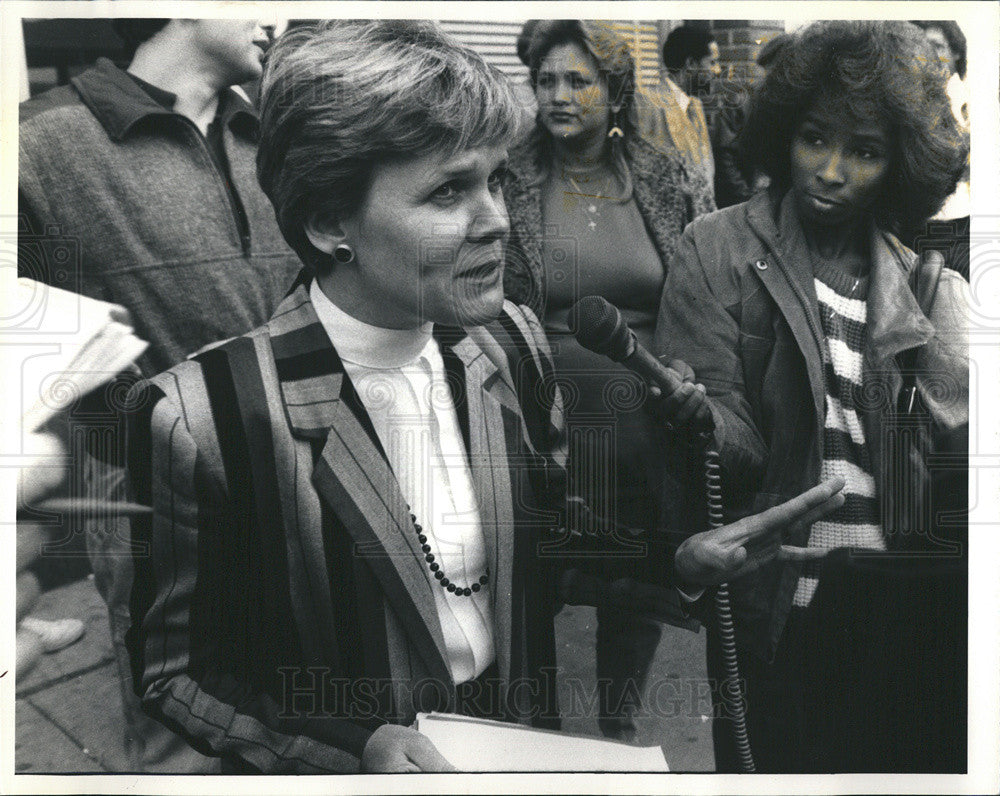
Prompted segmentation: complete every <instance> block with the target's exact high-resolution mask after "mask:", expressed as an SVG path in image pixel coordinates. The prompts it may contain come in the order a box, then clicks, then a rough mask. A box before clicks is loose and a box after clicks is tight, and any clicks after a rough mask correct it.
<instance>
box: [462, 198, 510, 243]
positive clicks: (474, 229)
mask: <svg viewBox="0 0 1000 796" xmlns="http://www.w3.org/2000/svg"><path fill="white" fill-rule="evenodd" d="M508 232H510V218H509V217H508V215H507V205H505V204H504V201H503V195H502V194H499V193H498V194H493V193H490V192H488V191H487V192H486V196H484V197H483V201H482V202H480V207H479V208H478V212H477V213H476V215H475V216H474V217H473V219H472V224H471V226H470V228H469V237H470V238H471V239H472V240H475V241H480V242H492V241H494V240H499V239H501V238H505V237H506V236H507V233H508Z"/></svg>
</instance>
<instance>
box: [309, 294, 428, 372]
mask: <svg viewBox="0 0 1000 796" xmlns="http://www.w3.org/2000/svg"><path fill="white" fill-rule="evenodd" d="M309 298H310V300H311V301H312V303H313V309H314V310H316V316H317V317H318V318H319V322H320V323H322V324H323V328H324V329H326V333H327V334H328V335H329V336H330V340H331V341H332V342H333V345H334V347H335V348H336V349H337V353H338V354H340V358H341V359H342V360H343V361H344V362H350V363H352V364H355V365H360V366H361V367H364V368H372V369H378V370H386V369H389V368H401V367H403V366H405V365H409V364H410V363H412V362H415V361H416V360H417V358H418V357H419V356H420V355H421V354H422V353H423V352H424V350H425V349H426V348H427V345H428V343H430V341H431V339H432V337H431V330H432V329H433V326H434V325H433V324H432V323H430V322H428V323H425V324H423V325H422V326H418V327H417V328H416V329H385V328H383V327H381V326H372V325H371V324H369V323H365V322H364V321H360V320H358V319H357V318H355V317H354V316H352V315H349V314H347V313H346V312H344V311H343V310H342V309H341V308H340V307H338V306H337V305H336V304H334V303H333V302H332V301H331V300H330V299H329V298H328V297H327V295H326V294H325V293H324V292H323V291H322V290H320V287H319V283H317V282H313V283H312V285H311V286H310V288H309Z"/></svg>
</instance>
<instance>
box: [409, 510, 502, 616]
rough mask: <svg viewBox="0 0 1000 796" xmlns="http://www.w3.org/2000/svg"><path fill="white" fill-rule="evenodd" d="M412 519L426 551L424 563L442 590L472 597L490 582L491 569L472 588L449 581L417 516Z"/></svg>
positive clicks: (411, 515)
mask: <svg viewBox="0 0 1000 796" xmlns="http://www.w3.org/2000/svg"><path fill="white" fill-rule="evenodd" d="M410 519H411V520H413V527H414V529H415V530H416V532H417V540H418V541H419V542H420V549H421V550H423V551H424V561H426V562H427V566H428V567H429V568H430V570H431V572H432V573H434V577H435V578H436V579H437V582H438V583H440V584H441V588H443V589H447V590H448V591H450V592H451V593H452V594H454V595H455V596H456V597H471V596H472V595H473V594H475V593H476V592H477V591H480V590H481V589H482V588H483V586H485V585H486V584H487V583H489V582H490V571H489V569H487V570H486V574H485V575H482V576H480V578H479V580H478V581H477V582H476V583H473V584H472V585H471V586H456V585H455V584H454V583H452V582H451V581H450V580H448V577H447V576H446V575H445V574H444V570H442V569H441V565H440V564H439V563H438V562H437V561H435V560H434V554H433V553H432V552H431V546H430V545H429V544H427V535H426V534H425V533H424V529H423V528H422V527H421V526H420V524H419V523H418V522H417V515H416V514H410Z"/></svg>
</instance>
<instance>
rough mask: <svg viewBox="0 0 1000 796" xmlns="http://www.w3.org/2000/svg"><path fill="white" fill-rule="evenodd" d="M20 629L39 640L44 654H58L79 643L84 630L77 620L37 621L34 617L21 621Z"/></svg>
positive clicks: (81, 623)
mask: <svg viewBox="0 0 1000 796" xmlns="http://www.w3.org/2000/svg"><path fill="white" fill-rule="evenodd" d="M21 627H22V628H24V629H25V630H28V631H30V632H32V633H34V634H35V635H36V636H38V638H39V639H41V642H42V649H43V650H45V652H58V651H59V650H61V649H63V647H68V646H69V645H70V644H72V643H73V642H75V641H79V640H80V637H81V636H83V631H84V630H85V629H86V628H85V627H84V624H83V622H81V621H80V620H79V619H39V618H38V617H34V616H28V617H25V618H24V619H22V620H21Z"/></svg>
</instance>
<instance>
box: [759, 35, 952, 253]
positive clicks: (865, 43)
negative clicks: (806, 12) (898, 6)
mask: <svg viewBox="0 0 1000 796" xmlns="http://www.w3.org/2000/svg"><path fill="white" fill-rule="evenodd" d="M818 103H822V104H824V105H825V104H833V103H838V104H841V105H842V106H844V107H846V109H847V110H848V112H850V113H851V114H852V115H853V116H855V117H857V118H859V119H863V118H870V116H871V114H872V113H873V112H874V113H878V114H881V117H882V121H884V122H885V123H886V124H887V126H888V128H889V131H890V141H891V144H892V152H891V160H890V166H889V173H888V175H887V178H886V181H885V184H884V187H883V189H882V191H881V193H880V195H879V197H878V198H877V199H876V201H875V204H874V205H873V208H872V212H873V215H874V217H875V219H876V221H877V222H878V223H879V224H880V225H881V226H882V227H883V228H885V229H888V230H891V231H893V232H895V233H896V234H897V235H900V236H903V237H905V236H908V235H909V234H911V233H912V232H913V231H914V230H916V229H918V228H919V227H920V226H921V225H922V224H923V223H924V222H925V221H926V220H927V219H928V218H930V217H931V216H932V215H934V213H936V212H937V211H938V209H940V207H941V205H942V204H943V202H944V200H945V199H946V198H947V197H948V196H949V195H950V194H951V193H952V192H953V191H954V190H955V185H956V183H957V181H958V179H959V176H960V175H961V173H962V170H963V168H964V165H965V159H966V154H967V152H968V140H967V139H966V138H965V137H964V136H963V135H962V133H961V132H960V130H959V128H958V125H957V123H956V122H955V118H954V116H953V114H952V111H951V106H950V104H949V101H948V96H947V94H946V93H945V76H944V74H943V70H942V68H941V66H940V62H939V61H938V59H937V56H936V55H935V53H934V51H933V49H932V48H931V46H930V44H929V43H928V41H927V39H926V38H925V37H924V35H923V32H922V31H921V30H919V29H918V28H917V27H916V26H914V25H911V24H909V23H907V22H902V21H898V22H897V21H890V22H886V21H831V22H817V23H815V24H812V25H810V26H809V27H807V28H806V29H805V30H803V31H802V32H800V33H798V34H796V35H795V36H794V37H792V39H791V40H790V41H788V42H787V43H786V44H785V46H783V47H782V48H781V50H780V52H779V53H778V54H777V56H776V57H775V59H774V61H773V62H772V63H771V66H770V69H769V71H768V74H767V77H766V78H765V79H764V80H763V81H762V83H761V84H760V85H759V86H758V88H757V90H756V92H755V94H754V96H753V99H752V102H751V107H750V112H749V116H748V119H747V124H746V127H745V128H744V130H743V135H742V139H741V144H742V146H743V148H744V151H745V152H746V154H747V156H748V157H749V159H750V160H751V161H752V162H754V163H755V164H756V165H757V166H758V167H759V168H760V169H761V170H763V171H764V172H766V173H767V174H768V176H770V178H771V182H772V185H773V186H774V187H775V188H777V189H778V190H787V189H788V188H789V187H790V183H791V175H790V170H791V163H790V152H791V144H792V137H793V136H794V134H795V131H796V130H797V129H798V127H799V124H800V123H801V121H802V119H803V117H804V116H805V115H806V113H807V112H808V111H809V110H810V109H811V108H812V107H814V106H815V105H816V104H818Z"/></svg>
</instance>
